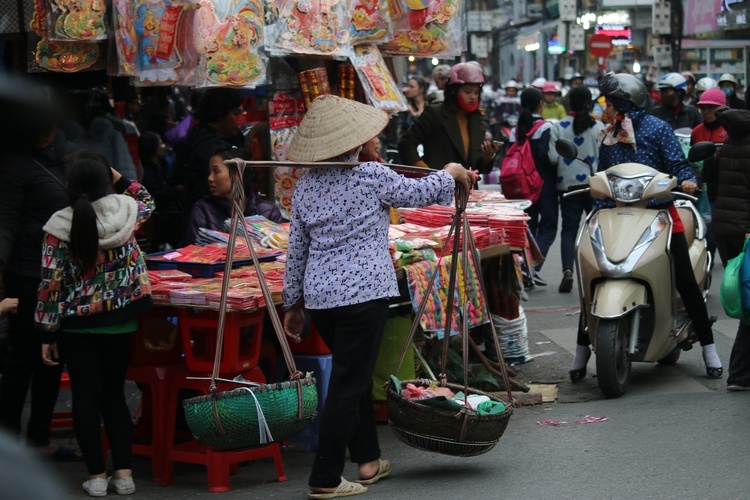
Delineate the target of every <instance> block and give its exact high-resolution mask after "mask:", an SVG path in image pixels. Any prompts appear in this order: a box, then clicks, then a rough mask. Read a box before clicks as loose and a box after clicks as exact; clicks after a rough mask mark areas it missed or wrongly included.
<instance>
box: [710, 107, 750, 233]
mask: <svg viewBox="0 0 750 500" xmlns="http://www.w3.org/2000/svg"><path fill="white" fill-rule="evenodd" d="M716 118H717V119H718V120H719V123H721V125H722V127H724V130H726V131H727V134H729V138H728V139H727V140H726V142H725V143H724V146H723V147H722V148H721V156H720V158H719V191H718V196H717V198H716V210H714V213H713V222H712V224H713V226H714V234H715V235H716V239H717V240H718V241H725V242H732V241H734V242H742V241H744V239H745V233H750V111H748V110H745V109H731V108H728V107H726V106H722V107H720V108H719V109H717V110H716Z"/></svg>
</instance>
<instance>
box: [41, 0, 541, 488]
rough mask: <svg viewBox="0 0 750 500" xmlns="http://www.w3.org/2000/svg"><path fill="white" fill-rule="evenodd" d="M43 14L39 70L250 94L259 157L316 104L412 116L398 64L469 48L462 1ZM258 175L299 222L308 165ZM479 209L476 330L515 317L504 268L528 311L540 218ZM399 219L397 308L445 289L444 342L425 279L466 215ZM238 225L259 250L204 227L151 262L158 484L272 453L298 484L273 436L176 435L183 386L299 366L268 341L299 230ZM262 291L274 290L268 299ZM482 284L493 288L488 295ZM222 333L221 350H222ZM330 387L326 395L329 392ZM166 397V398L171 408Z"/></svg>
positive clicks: (429, 318)
mask: <svg viewBox="0 0 750 500" xmlns="http://www.w3.org/2000/svg"><path fill="white" fill-rule="evenodd" d="M34 4H35V13H34V19H33V21H32V23H31V28H32V31H33V33H32V35H31V36H32V43H31V44H30V45H29V47H30V52H29V71H34V72H59V73H71V72H84V71H95V70H102V69H103V68H106V71H107V73H108V75H111V76H113V77H127V78H128V79H129V82H130V84H131V85H132V86H134V87H139V88H151V87H165V86H178V85H179V86H186V87H200V88H211V87H230V88H235V89H241V90H242V92H243V93H244V95H245V96H246V97H247V99H246V102H245V106H244V113H243V114H242V115H241V117H240V118H239V119H238V123H241V125H242V128H243V133H244V135H245V138H246V149H247V150H248V152H249V153H251V155H252V158H253V160H256V161H268V160H271V161H277V162H280V161H284V160H286V159H287V155H286V151H287V148H288V146H289V143H290V141H291V138H292V137H293V136H294V133H295V131H296V129H297V126H298V125H299V123H300V122H301V120H302V118H303V116H304V115H305V113H306V110H307V108H308V106H309V105H310V103H311V102H312V101H313V99H315V98H316V97H318V96H320V95H325V94H336V95H338V96H341V97H346V98H348V99H354V100H359V101H361V102H367V103H369V104H371V105H372V106H374V107H376V108H378V109H381V110H384V111H386V112H388V113H391V114H392V113H396V112H398V111H403V110H405V109H406V102H405V99H404V96H403V94H402V92H401V91H400V89H399V88H398V85H397V83H396V80H395V79H394V77H393V64H392V58H393V57H399V56H415V57H443V58H451V57H456V56H459V55H460V54H461V53H462V51H463V50H464V49H465V38H466V37H465V29H464V26H463V25H462V22H463V21H462V19H463V16H462V11H463V8H464V5H463V2H460V1H459V0H438V1H436V2H432V3H429V4H428V3H419V2H416V3H415V2H410V1H406V0H390V1H386V0H383V1H379V2H364V1H360V0H351V1H348V2H343V1H339V0H331V1H326V2H305V1H301V0H299V1H298V0H268V1H266V2H261V1H258V0H137V1H135V2H131V1H125V0H114V1H113V2H112V3H111V10H108V9H107V5H108V4H107V2H102V1H101V0H83V1H81V2H78V4H80V8H78V7H77V8H72V7H71V6H70V5H69V4H68V3H66V2H58V1H53V0H35V2H34ZM258 170H259V172H260V173H261V174H262V175H261V177H263V176H265V178H266V179H267V183H266V184H263V185H261V186H260V189H261V191H263V192H267V193H269V194H271V195H272V197H273V198H274V199H275V202H276V204H277V205H278V206H279V207H280V209H281V210H282V214H283V215H285V216H287V218H288V215H289V213H290V210H291V202H292V195H293V192H294V187H295V183H296V181H297V179H299V178H300V177H301V176H302V175H304V173H305V168H304V166H299V165H298V166H291V165H282V164H276V165H275V167H274V168H263V167H261V166H258ZM425 173H426V172H425ZM417 175H419V174H417ZM466 213H467V215H468V220H469V223H470V224H471V228H472V231H471V232H472V234H473V236H474V240H475V242H476V246H477V248H478V250H479V253H478V255H476V256H474V257H472V259H474V261H473V263H472V265H471V266H469V267H468V268H467V269H466V270H465V273H464V274H465V277H466V279H467V281H466V287H467V288H466V290H464V292H461V293H464V294H466V293H467V291H468V293H469V295H471V296H472V297H477V299H476V301H477V303H476V304H475V307H474V309H472V310H471V315H472V321H471V323H470V326H471V327H479V326H481V325H485V324H487V323H488V322H489V321H491V320H492V318H491V317H490V314H489V313H488V312H487V311H490V312H492V313H493V314H494V313H495V312H499V309H502V307H501V306H498V304H503V300H504V299H502V298H499V297H498V293H494V292H497V291H498V286H497V283H496V281H497V277H498V276H499V275H500V273H501V271H500V269H501V268H502V269H504V271H503V274H504V275H505V276H507V278H506V279H507V280H508V281H509V282H512V285H510V286H512V287H513V290H512V291H511V292H510V295H512V296H513V297H515V302H514V301H513V300H511V301H510V305H509V306H507V307H506V309H507V310H509V311H510V313H509V314H510V315H511V316H512V315H513V314H514V311H516V312H517V310H518V303H517V301H518V299H517V297H516V294H515V287H516V286H517V281H518V280H517V272H516V263H517V261H518V259H519V256H520V254H522V253H523V252H524V251H525V249H526V248H528V246H529V242H528V241H527V239H526V235H527V229H526V219H527V217H526V215H525V214H524V213H523V212H522V211H521V210H520V209H519V208H517V207H516V206H514V205H513V204H512V203H509V202H508V201H507V200H505V199H504V198H503V197H502V195H500V194H499V193H497V192H475V193H473V194H472V198H470V199H469V207H468V209H467V212H466ZM398 216H399V217H400V218H401V219H402V221H401V223H399V224H393V225H392V227H391V230H390V235H389V236H390V238H389V239H390V241H389V244H390V247H391V255H392V258H393V263H394V268H395V269H396V273H397V276H398V277H399V280H400V281H401V282H402V283H403V287H402V288H403V294H402V296H401V297H400V298H398V299H395V300H394V301H393V302H394V308H401V310H403V311H405V314H404V317H406V318H408V323H411V316H412V315H413V311H414V310H415V309H416V308H417V304H418V303H419V302H420V299H422V298H424V297H426V296H430V295H431V294H432V295H434V296H435V297H436V300H434V301H433V302H432V303H431V307H430V308H429V310H428V311H427V313H426V314H425V315H424V316H423V317H422V318H420V320H421V321H422V325H421V328H422V330H423V331H425V332H437V331H438V328H437V325H440V324H442V322H443V319H444V316H443V315H444V312H441V311H444V308H445V305H444V302H445V301H446V300H447V297H446V293H445V292H444V290H447V284H446V283H443V282H440V283H438V285H436V288H435V289H434V290H433V289H432V288H431V287H430V286H429V285H427V282H428V281H429V280H428V279H427V277H428V276H429V275H430V274H431V273H432V272H434V271H435V269H436V268H438V272H439V273H442V274H446V273H447V267H446V268H445V269H446V271H444V270H443V269H442V268H440V267H438V266H439V265H442V266H445V263H448V262H451V259H450V258H449V257H448V256H447V255H445V254H447V253H449V252H450V251H451V250H452V249H453V248H455V247H457V246H459V245H460V244H462V241H461V240H460V238H458V239H456V238H454V239H455V240H456V241H453V239H451V237H450V232H449V229H448V226H449V225H450V223H451V220H452V219H453V218H454V216H455V209H453V208H445V207H428V208H426V209H420V210H410V209H403V210H401V211H399V213H398ZM240 228H241V233H242V234H246V235H247V236H248V239H249V240H251V241H252V244H251V245H250V246H248V244H246V243H245V241H244V238H238V239H237V241H236V242H235V241H233V238H231V237H230V234H232V230H230V229H229V228H228V227H227V228H226V229H225V232H222V231H216V230H208V229H205V228H203V229H201V230H200V231H199V235H198V242H197V244H195V245H190V246H185V247H182V248H177V249H174V250H168V251H165V252H155V253H151V254H150V255H149V256H148V258H147V264H148V266H149V269H150V272H149V275H150V279H151V281H152V285H153V290H152V291H153V295H152V297H153V299H154V301H155V302H156V303H157V304H158V305H159V308H158V309H157V312H155V313H154V315H150V316H147V317H144V318H142V322H141V328H140V330H139V335H138V336H136V340H135V341H134V342H135V345H134V359H133V363H132V365H133V369H132V370H131V372H132V376H133V377H136V379H137V380H138V381H139V382H140V383H142V384H144V385H145V386H148V387H150V389H149V390H150V391H151V393H150V394H151V396H152V398H151V399H152V401H151V403H150V404H151V408H150V410H151V414H152V423H153V429H154V432H153V433H152V434H153V435H152V436H151V439H152V442H151V445H150V447H146V448H143V449H142V451H143V452H144V453H145V454H148V455H149V456H151V457H152V459H153V460H154V469H153V473H154V480H156V481H157V482H160V484H167V483H168V482H170V481H171V479H172V472H171V471H172V464H173V463H174V462H175V461H186V462H193V463H202V464H205V465H206V466H207V467H208V471H209V472H208V476H209V489H210V490H211V491H226V490H227V489H228V488H229V475H228V474H229V471H230V470H231V469H232V468H235V469H236V466H235V465H232V464H236V463H238V462H241V461H246V460H249V459H251V458H259V457H271V458H274V460H275V461H276V472H277V477H278V478H279V480H284V479H285V478H284V475H283V468H282V467H281V462H280V456H279V453H278V444H277V443H275V442H273V443H271V444H267V443H266V442H263V441H261V442H260V443H258V444H259V445H263V446H259V447H258V448H257V449H256V453H255V454H247V452H238V451H228V452H225V454H224V458H223V459H222V460H224V461H223V462H221V461H220V460H219V459H218V458H217V457H216V455H218V454H217V453H214V451H213V450H212V449H211V448H210V447H206V446H205V445H201V444H200V443H195V442H191V443H190V444H188V445H186V446H182V447H179V448H178V447H176V445H175V440H174V438H175V435H174V424H175V418H176V415H175V411H176V410H175V408H174V406H175V405H170V404H169V398H173V397H176V394H177V391H178V390H179V389H185V388H190V389H200V388H201V387H203V389H204V392H205V388H206V387H207V383H206V382H205V380H203V381H200V382H196V381H193V382H191V381H190V380H191V377H201V376H206V373H207V372H210V371H211V370H212V369H213V373H212V378H211V380H212V383H213V381H214V379H215V378H216V376H217V375H221V376H225V377H229V378H234V377H235V376H237V375H240V376H241V377H242V378H243V379H245V380H250V381H254V382H257V383H262V384H266V383H271V382H278V381H279V380H273V379H274V378H278V376H279V374H281V375H282V376H283V375H284V374H285V373H283V370H278V369H274V367H273V366H272V365H273V364H274V363H275V364H276V365H277V366H281V365H282V364H284V365H286V366H289V364H290V363H289V361H290V360H289V359H288V357H285V358H287V359H284V362H283V363H282V362H281V359H279V360H278V362H275V361H273V360H275V359H276V357H277V356H276V355H277V353H276V352H275V351H274V350H273V349H272V348H271V349H268V344H269V342H265V343H264V339H263V337H264V326H266V327H267V321H268V318H267V315H268V313H271V312H272V311H275V306H276V305H277V304H278V302H279V301H280V294H281V286H282V285H281V284H282V279H283V271H284V260H285V247H286V239H287V236H288V229H287V227H286V226H285V225H283V224H276V223H273V222H271V221H268V220H267V219H264V218H263V217H257V216H256V217H248V218H245V219H243V220H242V222H241V224H240ZM251 250H254V251H255V252H256V254H257V255H256V257H257V258H258V259H259V260H262V261H264V262H262V263H261V264H260V265H259V266H258V267H251V266H250V264H251V260H250V254H251ZM228 258H229V260H233V261H234V265H233V269H232V270H231V271H229V270H228V269H226V270H225V263H226V261H227V260H228ZM441 258H442V262H443V263H442V264H438V261H439V259H441ZM485 265H487V266H491V267H488V268H487V269H488V270H490V269H491V272H484V275H485V276H486V277H487V283H479V282H478V280H479V278H478V276H481V275H482V274H483V273H482V272H481V270H482V269H484V266H485ZM478 266H481V268H480V267H478ZM227 272H229V275H226V273H227ZM258 273H261V274H262V279H261V276H259V274H258ZM264 282H265V284H266V285H267V288H268V290H267V291H269V292H270V295H268V294H264V292H263V288H264V286H265V285H264ZM483 287H486V288H489V289H490V290H492V291H493V293H490V294H487V296H486V297H483V298H482V297H480V296H481V295H482V294H480V293H479V292H478V291H479V290H480V289H481V288H483ZM441 291H442V296H441ZM504 293H505V292H503V293H502V294H504ZM502 294H501V295H502ZM272 303H273V304H272ZM488 303H489V305H490V307H489V309H488V308H487V307H486V306H487V305H488ZM481 311H484V312H481ZM475 313H476V314H475ZM441 314H442V315H441ZM271 316H272V317H273V314H271ZM265 330H266V332H267V331H268V329H265ZM392 332H393V333H394V336H393V339H401V338H402V337H403V333H404V322H403V321H402V322H401V324H399V325H396V323H395V322H394V326H393V328H392ZM453 333H459V329H458V328H454V329H453ZM222 335H224V337H223V348H222V347H221V342H217V338H219V337H221V336H222ZM395 342H397V340H393V341H392V342H391V343H395ZM386 344H388V343H386ZM293 350H294V351H295V354H296V356H295V358H297V360H296V361H300V360H301V358H299V356H311V357H316V358H315V362H316V363H317V364H316V365H315V366H316V371H317V372H318V374H319V375H318V376H320V377H324V373H321V371H323V372H324V370H325V363H324V361H325V357H326V356H328V357H329V359H330V354H329V353H328V352H327V349H326V348H325V345H324V344H323V342H322V341H321V340H320V337H319V336H318V335H316V334H315V331H314V325H313V327H312V328H311V334H310V335H309V336H308V337H307V338H306V339H305V340H304V341H303V342H302V343H301V344H299V345H297V346H293ZM381 360H382V366H381V368H382V370H381V371H380V372H379V373H389V374H390V373H391V372H392V370H393V368H395V360H394V359H393V353H392V352H390V351H389V350H388V349H385V350H384V351H381ZM379 364H381V362H380V361H379ZM407 364H408V363H407ZM292 365H293V363H292ZM300 366H302V364H300ZM488 366H490V368H493V369H494V368H497V365H494V367H493V366H492V365H489V364H488ZM144 367H148V368H144ZM292 371H294V370H293V369H292ZM379 376H381V377H382V375H379ZM406 378H408V377H406ZM384 381H385V379H383V380H377V381H376V382H375V385H376V386H378V387H380V386H382V383H383V382H384ZM507 388H508V387H506V389H507ZM318 389H319V393H318V397H319V400H320V401H322V400H323V399H325V394H324V393H320V384H319V385H318ZM165 395H166V396H165ZM162 396H164V397H163V398H162ZM165 398H166V400H167V404H165V403H164V401H160V400H161V399H165ZM381 399H383V400H384V399H385V397H384V395H383V397H382V398H381ZM160 426H161V428H164V427H166V428H168V429H170V432H169V433H167V436H166V437H162V438H157V437H156V429H158V428H159V427H160ZM311 429H312V432H313V433H314V427H312V428H311ZM261 434H262V433H261ZM272 441H273V440H272ZM306 443H307V441H306ZM310 443H312V442H311V441H310ZM312 447H314V443H312ZM227 457H229V458H227Z"/></svg>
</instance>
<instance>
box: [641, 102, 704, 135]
mask: <svg viewBox="0 0 750 500" xmlns="http://www.w3.org/2000/svg"><path fill="white" fill-rule="evenodd" d="M648 113H649V114H651V115H654V116H655V117H657V118H661V119H662V120H664V121H665V122H667V123H669V126H670V127H672V130H677V129H678V128H689V129H691V130H692V129H694V128H695V127H696V126H697V125H698V124H699V123H703V115H701V112H700V111H699V110H698V108H696V107H694V106H690V105H686V104H680V110H679V111H678V112H677V114H676V115H675V114H674V111H672V110H671V109H669V108H665V107H664V106H663V105H661V104H660V105H658V106H654V107H653V108H652V109H651V110H650V111H649V112H648Z"/></svg>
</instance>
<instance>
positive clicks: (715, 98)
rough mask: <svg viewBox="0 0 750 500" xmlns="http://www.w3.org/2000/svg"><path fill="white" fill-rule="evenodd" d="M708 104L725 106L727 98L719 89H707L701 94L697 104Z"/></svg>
mask: <svg viewBox="0 0 750 500" xmlns="http://www.w3.org/2000/svg"><path fill="white" fill-rule="evenodd" d="M701 104H709V105H712V106H726V105H727V98H726V96H725V95H724V92H722V91H721V90H720V89H708V90H706V91H705V92H703V93H702V94H701V100H700V101H698V105H701Z"/></svg>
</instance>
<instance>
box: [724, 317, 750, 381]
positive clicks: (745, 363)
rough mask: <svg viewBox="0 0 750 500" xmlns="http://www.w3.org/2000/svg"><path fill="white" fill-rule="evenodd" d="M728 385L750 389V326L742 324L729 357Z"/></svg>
mask: <svg viewBox="0 0 750 500" xmlns="http://www.w3.org/2000/svg"><path fill="white" fill-rule="evenodd" d="M727 385H739V386H741V387H750V325H743V324H742V322H740V325H739V327H738V328H737V336H736V337H735V338H734V344H733V345H732V353H731V354H730V356H729V375H728V376H727Z"/></svg>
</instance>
